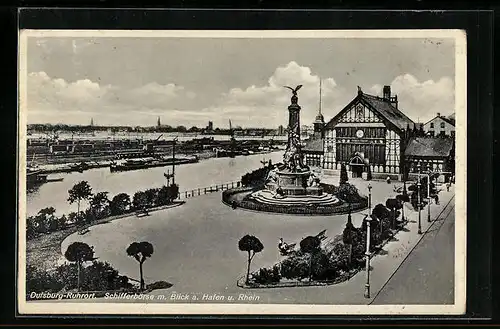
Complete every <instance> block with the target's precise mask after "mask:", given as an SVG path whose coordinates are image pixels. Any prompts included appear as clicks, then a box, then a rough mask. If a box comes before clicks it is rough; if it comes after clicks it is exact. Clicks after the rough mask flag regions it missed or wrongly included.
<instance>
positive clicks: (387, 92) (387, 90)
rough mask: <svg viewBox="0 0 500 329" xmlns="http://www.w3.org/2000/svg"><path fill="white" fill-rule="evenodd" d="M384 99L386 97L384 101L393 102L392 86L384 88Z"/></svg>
mask: <svg viewBox="0 0 500 329" xmlns="http://www.w3.org/2000/svg"><path fill="white" fill-rule="evenodd" d="M383 97H384V100H387V101H390V100H391V86H384V89H383Z"/></svg>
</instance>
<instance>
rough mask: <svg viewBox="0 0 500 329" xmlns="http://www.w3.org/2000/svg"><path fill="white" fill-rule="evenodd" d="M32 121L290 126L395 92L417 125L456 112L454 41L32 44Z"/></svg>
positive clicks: (53, 40) (54, 40) (35, 40)
mask: <svg viewBox="0 0 500 329" xmlns="http://www.w3.org/2000/svg"><path fill="white" fill-rule="evenodd" d="M27 54H28V55H27V71H28V72H27V74H28V78H27V87H28V99H27V107H28V123H51V124H57V123H61V124H75V125H85V124H89V122H90V120H91V118H93V120H94V124H95V125H105V126H155V125H156V123H157V120H158V117H160V120H161V123H162V125H170V126H174V127H175V126H179V125H183V126H186V127H188V128H189V127H191V126H197V127H200V128H203V127H205V126H206V125H207V124H208V121H212V122H213V124H214V127H220V128H225V127H226V126H227V127H228V126H229V124H228V120H231V121H232V123H233V125H234V126H242V127H265V128H273V129H276V128H277V127H278V126H279V125H284V124H285V125H286V122H287V110H286V108H287V106H288V104H289V102H290V93H289V91H288V90H286V89H285V88H283V86H284V85H293V86H295V85H297V84H303V85H304V87H303V88H302V89H301V90H300V91H299V104H300V105H301V106H302V111H301V123H302V124H307V125H310V124H312V122H313V121H314V117H315V116H316V114H317V112H318V108H319V81H320V79H321V80H322V113H323V115H324V116H325V121H326V122H328V120H330V119H331V118H332V117H333V116H334V115H335V114H337V113H338V112H339V111H340V110H341V109H342V108H343V107H344V106H345V105H347V104H348V102H349V101H350V100H352V99H353V98H354V97H355V96H356V92H357V86H360V87H361V88H362V90H363V91H364V92H366V93H369V94H374V95H381V89H382V86H383V85H391V88H392V91H393V94H397V95H398V99H399V102H400V103H399V104H400V109H401V110H402V111H403V112H404V113H405V114H407V115H408V116H409V117H410V118H411V119H412V120H413V121H416V122H417V121H418V122H426V121H428V120H430V119H432V118H433V117H434V116H435V115H436V113H437V112H440V113H442V114H443V115H450V114H452V113H453V112H454V85H455V76H454V71H455V66H454V63H455V61H454V58H455V57H454V54H455V49H454V40H453V39H407V38H405V39H398V38H384V39H349V38H329V39H279V40H276V39H265V38H264V39H245V38H243V39H235V38H220V39H219V38H210V39H209V38H127V37H121V38H110V37H98V38H68V37H50V38H42V37H30V38H29V39H28V47H27Z"/></svg>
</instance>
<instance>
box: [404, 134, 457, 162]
mask: <svg viewBox="0 0 500 329" xmlns="http://www.w3.org/2000/svg"><path fill="white" fill-rule="evenodd" d="M453 144H454V140H453V138H442V137H414V138H411V139H410V141H409V143H408V146H407V147H406V150H405V156H417V157H448V156H450V155H451V151H452V149H453Z"/></svg>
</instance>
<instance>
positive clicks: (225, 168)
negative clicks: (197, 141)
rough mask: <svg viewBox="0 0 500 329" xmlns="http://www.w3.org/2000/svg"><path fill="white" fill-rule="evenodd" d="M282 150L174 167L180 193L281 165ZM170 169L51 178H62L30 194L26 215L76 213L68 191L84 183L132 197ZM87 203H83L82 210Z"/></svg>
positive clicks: (158, 181) (157, 183)
mask: <svg viewBox="0 0 500 329" xmlns="http://www.w3.org/2000/svg"><path fill="white" fill-rule="evenodd" d="M282 159H283V151H277V152H272V153H268V154H255V155H249V156H238V157H236V158H210V159H206V160H202V161H200V162H198V163H190V164H184V165H180V166H176V167H175V174H176V175H175V176H176V178H175V182H176V183H177V184H178V185H179V190H180V191H181V192H182V191H186V190H192V189H196V188H203V187H209V186H212V185H215V184H223V183H228V182H231V181H238V180H240V178H241V176H242V175H244V174H245V173H247V172H250V171H252V170H255V169H258V168H259V167H261V166H262V164H261V161H262V160H266V161H267V160H272V162H273V163H277V162H281V161H282ZM167 170H170V171H171V170H172V168H171V167H157V168H149V169H144V170H134V171H124V172H113V173H111V172H110V170H109V168H98V169H92V170H87V171H84V172H83V173H69V174H53V175H50V176H49V178H57V177H63V178H64V180H63V181H60V182H48V183H45V184H43V185H41V186H40V187H38V188H37V189H36V190H34V191H32V192H29V193H28V194H27V196H26V198H27V208H26V210H27V215H28V216H31V215H34V214H36V213H38V211H39V210H40V209H42V208H45V207H54V208H55V209H56V212H57V214H59V215H61V214H68V213H69V212H71V211H76V210H77V206H76V204H72V205H70V204H69V203H68V201H67V199H68V190H69V189H71V187H73V185H74V184H75V183H78V182H79V181H82V180H85V181H87V182H88V183H89V184H90V186H91V187H92V192H93V193H97V192H104V191H105V192H109V194H108V197H109V198H110V199H111V198H112V197H113V196H114V195H116V194H118V193H122V192H124V193H128V194H129V195H130V196H131V197H132V195H133V194H134V193H135V192H137V191H142V190H146V189H148V188H153V187H161V186H162V185H164V184H165V178H164V176H163V174H164V173H165V172H167ZM86 206H87V204H85V203H82V205H81V207H82V208H83V207H86Z"/></svg>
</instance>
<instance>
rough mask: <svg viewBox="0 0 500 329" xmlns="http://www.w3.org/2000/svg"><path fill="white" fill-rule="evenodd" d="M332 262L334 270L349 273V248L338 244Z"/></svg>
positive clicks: (333, 252) (335, 246)
mask: <svg viewBox="0 0 500 329" xmlns="http://www.w3.org/2000/svg"><path fill="white" fill-rule="evenodd" d="M330 262H331V266H332V268H336V269H337V271H344V272H347V271H349V268H350V266H352V264H349V246H347V245H345V244H343V243H336V244H335V245H334V246H333V248H332V251H331V254H330Z"/></svg>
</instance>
